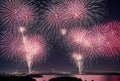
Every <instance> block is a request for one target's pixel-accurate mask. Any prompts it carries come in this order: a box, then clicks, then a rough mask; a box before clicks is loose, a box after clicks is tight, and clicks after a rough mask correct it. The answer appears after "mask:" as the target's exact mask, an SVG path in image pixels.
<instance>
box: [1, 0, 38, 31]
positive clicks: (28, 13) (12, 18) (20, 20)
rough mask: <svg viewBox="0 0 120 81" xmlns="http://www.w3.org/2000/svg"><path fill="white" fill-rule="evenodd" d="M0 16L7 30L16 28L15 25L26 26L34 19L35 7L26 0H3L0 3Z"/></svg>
mask: <svg viewBox="0 0 120 81" xmlns="http://www.w3.org/2000/svg"><path fill="white" fill-rule="evenodd" d="M0 18H1V20H2V22H3V24H4V25H6V24H7V26H9V28H8V29H9V30H14V31H16V30H18V29H16V27H19V26H26V25H29V24H31V23H33V22H34V21H35V18H36V8H35V7H34V5H33V4H32V3H31V2H27V1H26V0H25V1H23V0H4V1H2V2H1V5H0Z"/></svg>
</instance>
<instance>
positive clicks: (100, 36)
mask: <svg viewBox="0 0 120 81" xmlns="http://www.w3.org/2000/svg"><path fill="white" fill-rule="evenodd" d="M118 27H120V25H119V23H116V22H109V23H106V24H102V25H100V26H96V27H94V28H93V29H92V30H93V31H92V32H93V33H94V37H93V38H94V45H95V46H96V48H97V50H98V51H99V52H101V54H103V55H104V56H109V57H113V56H116V55H117V54H119V52H120V41H119V40H120V39H119V33H118V32H120V30H117V29H116V28H118ZM113 28H114V29H113ZM111 38H112V39H113V40H111Z"/></svg>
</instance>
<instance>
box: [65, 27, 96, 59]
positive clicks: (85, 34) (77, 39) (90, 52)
mask: <svg viewBox="0 0 120 81" xmlns="http://www.w3.org/2000/svg"><path fill="white" fill-rule="evenodd" d="M66 39H67V42H68V46H69V48H70V49H71V50H73V51H78V52H80V53H83V54H85V57H89V58H94V57H95V56H96V54H97V53H96V49H95V47H94V45H93V42H92V40H93V38H91V34H90V32H89V31H88V30H85V29H80V28H73V29H71V30H70V31H69V33H68V35H67V36H66Z"/></svg>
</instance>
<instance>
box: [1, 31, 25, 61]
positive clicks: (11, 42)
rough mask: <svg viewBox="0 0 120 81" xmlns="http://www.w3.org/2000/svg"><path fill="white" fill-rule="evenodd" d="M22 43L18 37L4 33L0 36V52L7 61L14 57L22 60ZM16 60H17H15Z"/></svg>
mask: <svg viewBox="0 0 120 81" xmlns="http://www.w3.org/2000/svg"><path fill="white" fill-rule="evenodd" d="M21 45H22V41H21V39H20V36H16V35H15V34H13V33H10V32H4V33H3V34H2V35H1V39H0V50H1V54H2V56H3V57H7V58H8V59H10V60H11V59H13V58H14V57H15V58H17V57H19V58H20V59H22V57H23V53H22V49H23V48H21ZM17 60H18V58H17Z"/></svg>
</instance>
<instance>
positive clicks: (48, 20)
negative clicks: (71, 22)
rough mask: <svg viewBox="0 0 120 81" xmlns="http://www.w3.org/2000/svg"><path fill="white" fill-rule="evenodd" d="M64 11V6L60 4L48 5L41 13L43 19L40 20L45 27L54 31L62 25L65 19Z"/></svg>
mask: <svg viewBox="0 0 120 81" xmlns="http://www.w3.org/2000/svg"><path fill="white" fill-rule="evenodd" d="M65 12H66V10H65V8H64V7H63V6H62V5H60V4H58V5H56V4H52V5H50V6H49V7H48V8H47V10H46V11H45V13H44V14H43V15H42V16H43V19H44V20H43V22H42V24H43V26H45V27H46V29H52V30H53V31H54V32H56V30H58V29H59V28H61V27H62V26H63V23H64V20H65ZM63 27H64V26H63ZM52 33H53V32H52Z"/></svg>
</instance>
